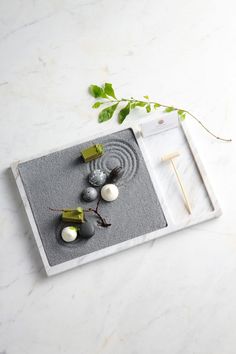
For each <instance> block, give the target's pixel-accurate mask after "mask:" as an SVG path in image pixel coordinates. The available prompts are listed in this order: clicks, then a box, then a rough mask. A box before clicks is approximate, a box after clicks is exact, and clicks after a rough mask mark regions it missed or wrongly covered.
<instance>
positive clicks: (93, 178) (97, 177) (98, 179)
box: [88, 170, 107, 187]
mask: <svg viewBox="0 0 236 354" xmlns="http://www.w3.org/2000/svg"><path fill="white" fill-rule="evenodd" d="M88 178H89V183H90V184H91V185H92V186H96V187H99V186H102V185H103V184H104V183H105V182H106V178H107V176H106V173H105V172H104V171H102V170H93V171H92V172H91V173H90V174H89V177H88Z"/></svg>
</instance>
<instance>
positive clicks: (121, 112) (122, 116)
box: [118, 102, 130, 124]
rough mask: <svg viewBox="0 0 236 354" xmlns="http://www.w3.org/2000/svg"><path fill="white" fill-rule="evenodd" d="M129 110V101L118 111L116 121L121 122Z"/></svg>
mask: <svg viewBox="0 0 236 354" xmlns="http://www.w3.org/2000/svg"><path fill="white" fill-rule="evenodd" d="M129 112H130V102H129V103H128V104H127V105H126V106H125V107H124V108H123V109H122V110H121V111H120V112H119V115H118V122H119V123H120V124H122V123H123V122H124V120H125V118H126V117H127V115H128V114H129Z"/></svg>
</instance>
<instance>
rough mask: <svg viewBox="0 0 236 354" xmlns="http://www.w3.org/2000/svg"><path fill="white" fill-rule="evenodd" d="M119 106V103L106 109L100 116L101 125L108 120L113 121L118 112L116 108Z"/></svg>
mask: <svg viewBox="0 0 236 354" xmlns="http://www.w3.org/2000/svg"><path fill="white" fill-rule="evenodd" d="M117 106H118V103H116V104H113V105H112V106H109V107H107V108H104V109H103V110H102V111H101V112H100V113H99V116H98V121H99V123H102V122H106V121H107V120H109V119H111V117H112V116H113V113H114V112H115V110H116V107H117Z"/></svg>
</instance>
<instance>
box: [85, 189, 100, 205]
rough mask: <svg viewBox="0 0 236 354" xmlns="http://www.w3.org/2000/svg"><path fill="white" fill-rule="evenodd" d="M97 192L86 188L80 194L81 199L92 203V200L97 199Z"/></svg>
mask: <svg viewBox="0 0 236 354" xmlns="http://www.w3.org/2000/svg"><path fill="white" fill-rule="evenodd" d="M97 196H98V192H97V190H96V189H95V188H93V187H87V188H85V189H84V190H83V192H82V198H83V200H84V201H85V202H92V201H93V200H95V199H97Z"/></svg>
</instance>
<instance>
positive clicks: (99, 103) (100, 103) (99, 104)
mask: <svg viewBox="0 0 236 354" xmlns="http://www.w3.org/2000/svg"><path fill="white" fill-rule="evenodd" d="M103 103H104V102H100V101H98V102H95V103H94V104H93V105H92V108H99V107H100V106H101V105H102V104H103Z"/></svg>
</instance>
